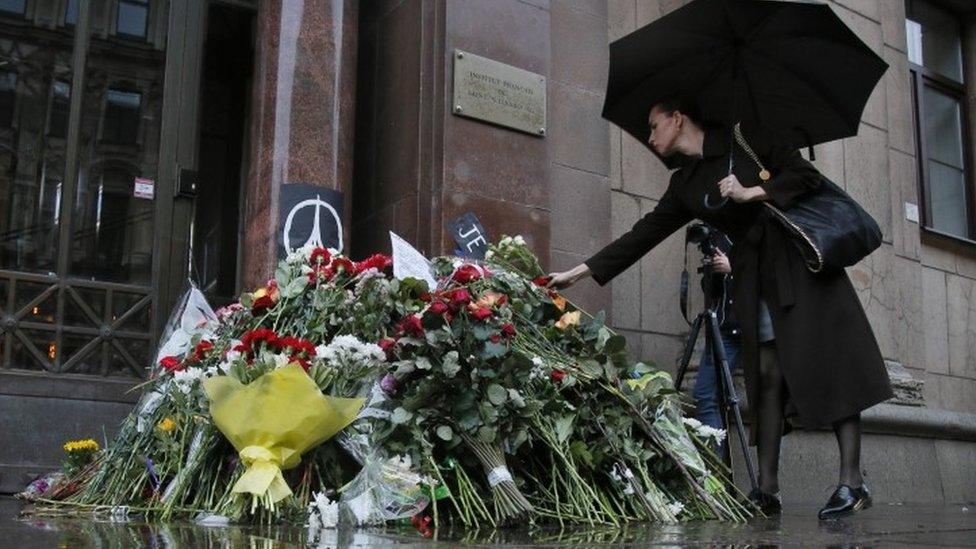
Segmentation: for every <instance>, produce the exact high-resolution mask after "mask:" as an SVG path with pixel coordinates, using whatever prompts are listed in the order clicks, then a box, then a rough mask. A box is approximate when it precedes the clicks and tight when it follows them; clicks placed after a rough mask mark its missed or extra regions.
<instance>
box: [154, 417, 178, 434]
mask: <svg viewBox="0 0 976 549" xmlns="http://www.w3.org/2000/svg"><path fill="white" fill-rule="evenodd" d="M156 428H157V429H159V430H160V431H162V432H164V433H168V432H170V431H172V430H173V429H176V422H175V421H173V419H172V418H168V417H167V418H163V419H161V420H160V421H159V423H157V424H156Z"/></svg>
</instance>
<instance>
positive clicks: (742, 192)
mask: <svg viewBox="0 0 976 549" xmlns="http://www.w3.org/2000/svg"><path fill="white" fill-rule="evenodd" d="M718 190H719V191H720V192H721V193H722V196H727V197H729V198H731V199H732V200H734V201H735V202H754V201H756V200H765V199H766V198H767V196H766V191H764V190H763V188H762V187H758V186H756V187H743V186H742V183H740V182H739V178H737V177H736V176H735V174H729V175H728V176H727V177H724V178H722V179H721V180H720V181H719V182H718Z"/></svg>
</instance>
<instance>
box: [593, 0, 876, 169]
mask: <svg viewBox="0 0 976 549" xmlns="http://www.w3.org/2000/svg"><path fill="white" fill-rule="evenodd" d="M887 68H888V65H887V63H885V62H884V61H883V60H882V59H881V58H880V57H878V55H877V54H875V53H874V52H873V51H871V49H870V48H869V47H868V46H867V45H865V44H864V42H862V41H861V40H860V39H859V38H858V37H857V36H856V35H855V34H854V33H853V32H851V30H850V29H849V28H848V27H847V25H845V24H844V23H843V21H841V20H840V19H839V18H838V17H837V15H836V14H835V13H834V12H833V10H831V8H830V7H829V6H827V5H825V4H820V3H793V2H778V1H769V0H695V1H694V2H691V3H690V4H688V5H686V6H684V7H682V8H679V9H677V10H675V11H673V12H671V13H669V14H668V15H666V16H664V17H662V18H660V19H658V20H656V21H654V22H653V23H651V24H649V25H647V26H645V27H643V28H640V29H638V30H637V31H635V32H632V33H630V34H628V35H627V36H625V37H623V38H621V39H619V40H617V41H615V42H613V43H612V44H610V75H609V79H608V84H607V97H606V102H605V103H604V105H603V117H604V118H606V119H607V120H609V121H611V122H613V123H614V124H616V125H618V126H620V127H621V128H622V129H624V130H625V131H627V133H629V134H631V135H633V136H634V137H636V138H637V139H638V140H640V141H641V142H642V143H644V144H647V139H648V136H649V133H650V129H649V128H648V125H647V115H648V113H649V111H650V109H651V107H652V106H653V105H654V104H655V103H658V102H660V101H663V100H666V99H672V98H675V97H680V98H684V99H685V100H691V101H694V102H695V103H696V104H697V106H698V108H699V110H700V115H701V116H702V118H703V121H704V122H705V123H706V124H713V125H720V126H723V127H726V128H731V126H732V123H733V122H743V123H744V124H748V125H753V126H757V127H761V128H763V129H764V130H766V131H768V132H771V133H772V134H773V135H775V136H776V137H777V138H778V139H781V140H784V141H786V142H788V143H790V144H791V145H792V146H795V147H797V148H800V147H806V146H813V145H816V144H818V143H824V142H827V141H833V140H835V139H840V138H843V137H849V136H852V135H855V134H856V133H857V129H858V123H859V121H860V119H861V113H862V112H863V110H864V105H865V104H866V103H867V100H868V97H869V96H870V95H871V91H872V90H873V89H874V87H875V85H876V84H877V83H878V80H879V79H880V78H881V76H882V75H883V74H884V71H885V70H886V69H887ZM652 150H653V149H652ZM655 154H656V153H655ZM662 160H664V161H665V164H667V165H668V167H669V168H673V167H676V166H677V165H679V164H680V162H681V161H682V160H683V159H681V158H680V157H672V158H668V159H662Z"/></svg>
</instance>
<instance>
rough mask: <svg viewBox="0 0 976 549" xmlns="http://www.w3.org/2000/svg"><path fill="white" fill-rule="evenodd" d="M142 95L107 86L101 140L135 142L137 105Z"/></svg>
mask: <svg viewBox="0 0 976 549" xmlns="http://www.w3.org/2000/svg"><path fill="white" fill-rule="evenodd" d="M141 102H142V95H141V94H139V93H137V92H130V91H123V90H118V89H113V88H109V90H108V92H107V93H106V94H105V120H104V125H103V126H102V141H107V142H109V143H118V144H125V145H129V144H133V145H134V144H135V143H136V141H137V140H138V139H137V138H138V136H139V106H140V103H141Z"/></svg>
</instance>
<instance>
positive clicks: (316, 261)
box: [308, 248, 332, 265]
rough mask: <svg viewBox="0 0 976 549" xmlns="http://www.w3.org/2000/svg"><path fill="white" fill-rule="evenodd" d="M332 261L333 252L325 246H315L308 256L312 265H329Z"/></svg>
mask: <svg viewBox="0 0 976 549" xmlns="http://www.w3.org/2000/svg"><path fill="white" fill-rule="evenodd" d="M329 261H332V254H330V253H329V250H326V249H325V248H315V249H314V250H312V253H311V255H309V256H308V262H309V263H311V264H312V265H328V264H329Z"/></svg>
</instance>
